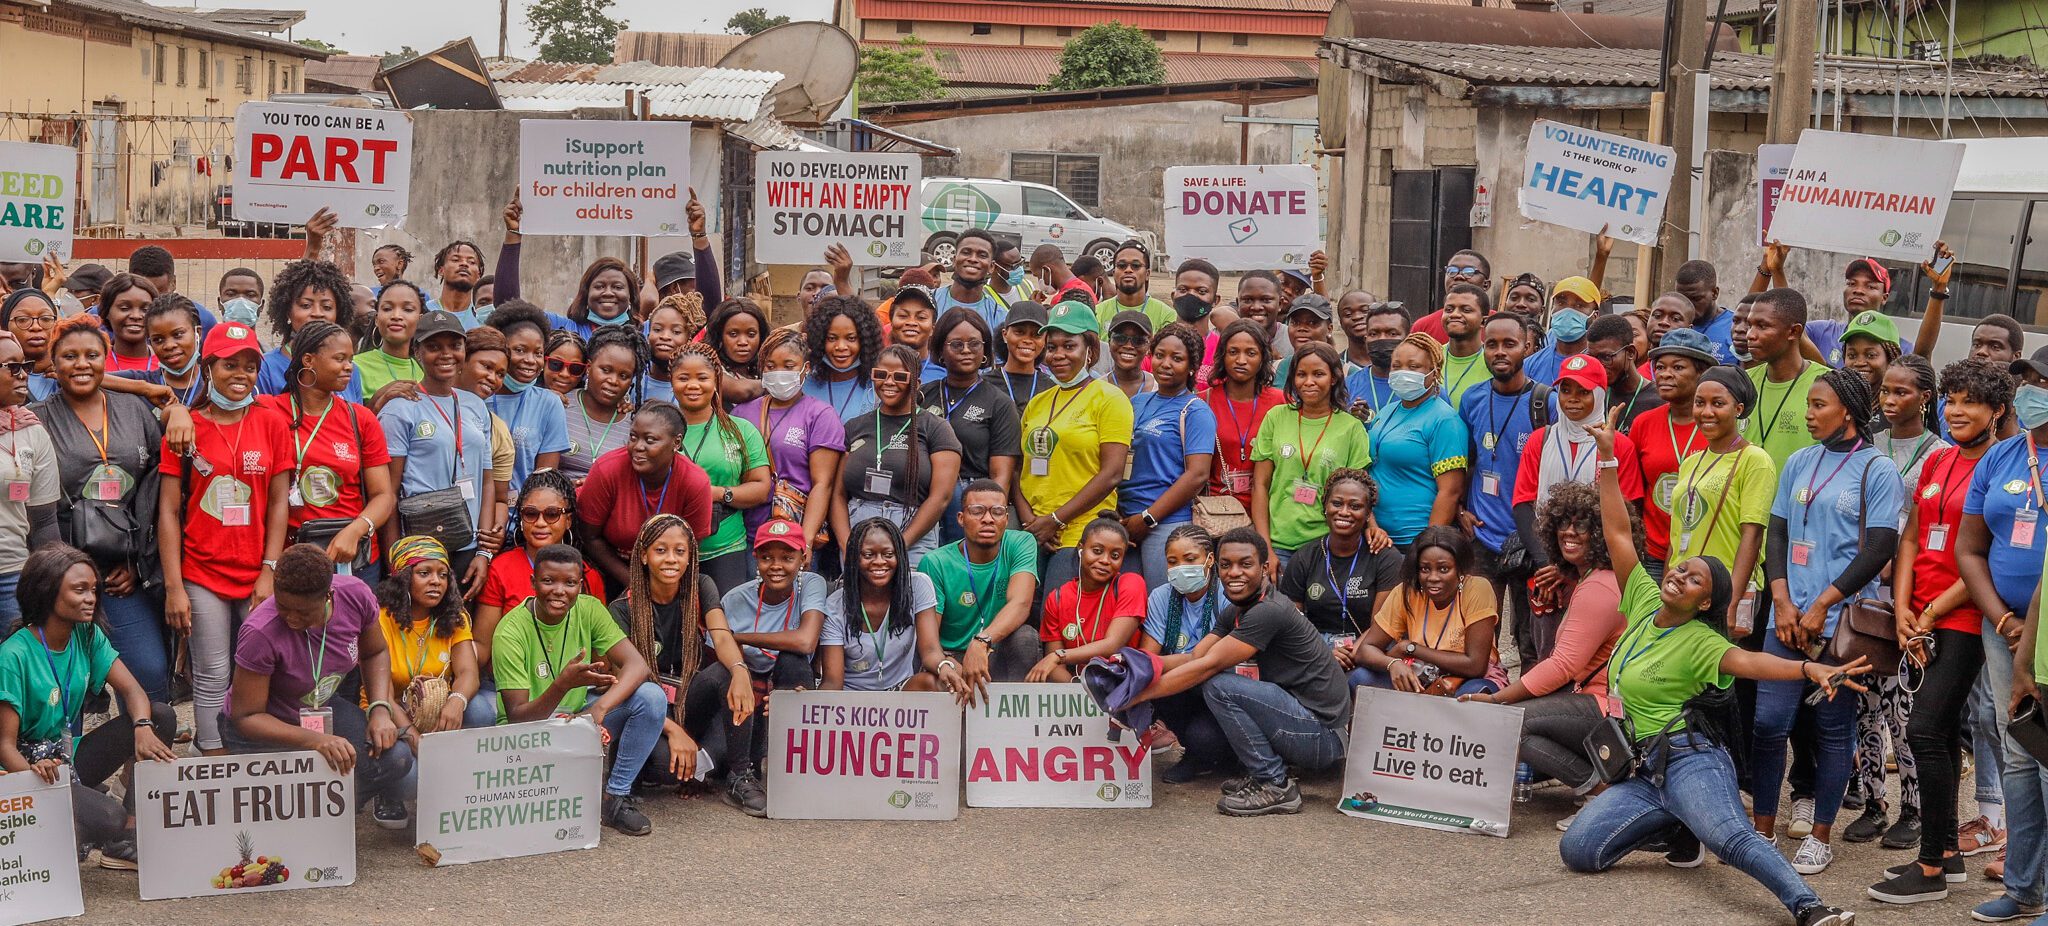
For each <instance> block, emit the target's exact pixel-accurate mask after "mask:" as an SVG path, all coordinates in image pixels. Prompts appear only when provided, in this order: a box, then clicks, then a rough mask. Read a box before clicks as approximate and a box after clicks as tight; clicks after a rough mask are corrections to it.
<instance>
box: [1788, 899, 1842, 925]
mask: <svg viewBox="0 0 2048 926" xmlns="http://www.w3.org/2000/svg"><path fill="white" fill-rule="evenodd" d="M1798 920H1799V926H1854V924H1855V922H1856V914H1854V913H1850V912H1849V911H1847V910H1843V909H1840V908H1838V907H1830V906H1828V905H1827V904H1824V903H1817V904H1814V905H1813V906H1810V907H1807V908H1806V909H1804V910H1801V911H1799V917H1798Z"/></svg>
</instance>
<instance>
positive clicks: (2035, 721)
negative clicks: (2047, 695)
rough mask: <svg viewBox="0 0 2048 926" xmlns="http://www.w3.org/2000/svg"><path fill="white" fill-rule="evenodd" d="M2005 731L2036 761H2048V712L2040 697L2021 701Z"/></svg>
mask: <svg viewBox="0 0 2048 926" xmlns="http://www.w3.org/2000/svg"><path fill="white" fill-rule="evenodd" d="M2005 731H2006V732H2007V733H2010V734H2012V740H2013V742H2015V743H2018V744H2020V748H2021V749H2024V750H2026V751H2027V754H2028V755H2030V756H2033V757H2034V759H2035V761H2037V762H2048V713H2043V712H2042V710H2041V701H2040V699H2038V698H2027V699H2026V700H2024V701H2021V702H2020V706H2019V710H2017V711H2015V712H2014V713H2013V715H2012V723H2011V724H2008V725H2007V726H2006V728H2005Z"/></svg>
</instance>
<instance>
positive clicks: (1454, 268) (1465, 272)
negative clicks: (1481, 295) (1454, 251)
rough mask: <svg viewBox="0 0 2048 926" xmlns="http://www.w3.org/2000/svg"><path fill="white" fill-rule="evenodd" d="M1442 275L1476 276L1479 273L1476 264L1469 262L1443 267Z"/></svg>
mask: <svg viewBox="0 0 2048 926" xmlns="http://www.w3.org/2000/svg"><path fill="white" fill-rule="evenodd" d="M1444 275H1445V276H1453V277H1476V276H1478V275H1479V267H1478V266H1477V265H1471V264H1451V265H1449V266H1447V267H1445V268H1444Z"/></svg>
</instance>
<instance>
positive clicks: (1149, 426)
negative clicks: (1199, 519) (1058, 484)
mask: <svg viewBox="0 0 2048 926" xmlns="http://www.w3.org/2000/svg"><path fill="white" fill-rule="evenodd" d="M1201 357H1202V336H1201V335H1200V334H1198V333H1196V331H1195V329H1194V328H1193V327H1191V326H1189V325H1186V324H1182V323H1179V322H1175V323H1174V324H1171V325H1168V326H1166V328H1165V330H1163V331H1161V332H1159V333H1158V334H1157V335H1154V336H1153V338H1152V375H1153V376H1154V377H1155V378H1156V379H1157V380H1158V381H1159V391H1157V392H1141V393H1138V395H1137V397H1136V398H1135V399H1133V400H1132V401H1131V416H1132V418H1131V420H1132V437H1131V472H1130V475H1129V476H1127V477H1125V479H1124V482H1123V485H1122V487H1120V488H1119V489H1118V490H1117V513H1118V514H1119V515H1121V516H1122V517H1123V519H1124V529H1125V530H1126V531H1128V532H1130V533H1131V536H1132V537H1135V538H1139V539H1138V540H1137V545H1138V555H1137V556H1134V557H1126V558H1125V559H1124V571H1125V572H1136V573H1139V574H1141V575H1143V576H1144V577H1145V584H1146V585H1148V586H1158V585H1159V584H1160V583H1162V582H1165V581H1166V544H1167V538H1168V537H1169V536H1170V534H1169V532H1170V531H1171V530H1172V529H1173V528H1174V526H1176V525H1178V524H1181V523H1183V522H1186V521H1191V520H1193V519H1194V516H1195V515H1194V500H1195V496H1196V495H1199V494H1201V491H1202V487H1203V486H1205V485H1208V483H1209V471H1210V468H1211V467H1212V466H1213V464H1214V463H1215V458H1216V413H1215V412H1214V411H1213V410H1211V409H1210V408H1209V403H1207V402H1204V401H1202V399H1201V397H1200V396H1198V395H1196V394H1195V392H1194V390H1193V389H1192V388H1191V387H1192V385H1193V379H1194V375H1195V364H1197V363H1199V362H1200V361H1201Z"/></svg>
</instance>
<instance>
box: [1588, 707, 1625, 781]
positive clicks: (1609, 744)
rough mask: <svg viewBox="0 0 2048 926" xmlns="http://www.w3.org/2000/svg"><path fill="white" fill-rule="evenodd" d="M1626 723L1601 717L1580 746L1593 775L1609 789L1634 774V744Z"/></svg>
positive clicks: (1619, 719) (1621, 720) (1616, 718)
mask: <svg viewBox="0 0 2048 926" xmlns="http://www.w3.org/2000/svg"><path fill="white" fill-rule="evenodd" d="M1625 723H1626V721H1624V720H1623V719H1622V718H1619V717H1602V718H1601V719H1600V723H1598V724H1596V725H1595V726H1594V727H1593V729H1592V730H1591V731H1589V732H1588V733H1587V734H1586V738H1585V739H1584V740H1583V741H1582V742H1581V743H1580V748H1581V749H1583V750H1584V751H1585V753H1586V758H1587V759H1590V760H1592V763H1593V774H1594V775H1595V776H1598V777H1599V779H1600V781H1601V782H1602V783H1603V784H1610V785H1611V784H1614V783H1616V782H1619V781H1622V780H1624V779H1626V778H1628V777H1629V776H1630V775H1632V774H1635V770H1636V744H1635V739H1634V737H1631V736H1629V733H1628V728H1627V727H1626V726H1625V725H1624V724H1625Z"/></svg>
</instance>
